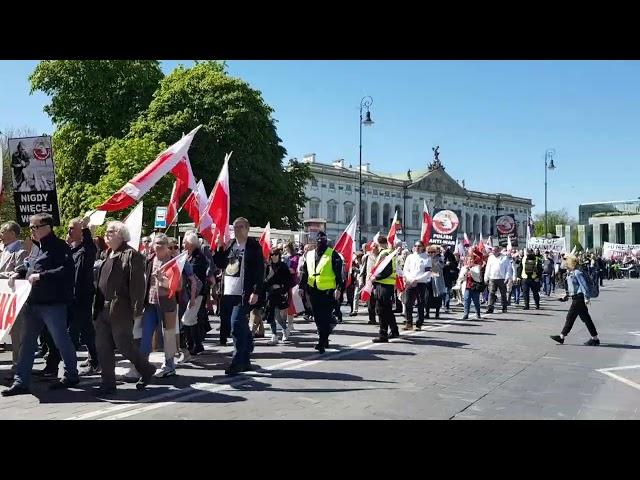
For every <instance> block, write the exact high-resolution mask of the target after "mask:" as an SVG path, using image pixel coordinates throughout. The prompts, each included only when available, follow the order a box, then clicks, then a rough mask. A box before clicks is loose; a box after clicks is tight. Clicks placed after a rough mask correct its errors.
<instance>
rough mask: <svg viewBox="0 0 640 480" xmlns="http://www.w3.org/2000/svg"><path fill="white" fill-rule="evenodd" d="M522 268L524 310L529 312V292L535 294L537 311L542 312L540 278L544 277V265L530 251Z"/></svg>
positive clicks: (534, 299)
mask: <svg viewBox="0 0 640 480" xmlns="http://www.w3.org/2000/svg"><path fill="white" fill-rule="evenodd" d="M523 263H524V264H523V267H522V280H523V282H522V295H523V296H524V309H525V310H529V299H530V296H529V292H533V301H534V302H535V304H536V310H540V278H541V277H542V263H541V261H540V259H539V258H538V256H536V254H535V253H533V251H531V250H528V251H527V256H526V258H525V259H524V262H523Z"/></svg>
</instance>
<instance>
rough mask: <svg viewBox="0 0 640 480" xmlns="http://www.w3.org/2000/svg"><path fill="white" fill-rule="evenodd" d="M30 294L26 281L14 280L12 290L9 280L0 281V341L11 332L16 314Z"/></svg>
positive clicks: (29, 287)
mask: <svg viewBox="0 0 640 480" xmlns="http://www.w3.org/2000/svg"><path fill="white" fill-rule="evenodd" d="M29 293H31V284H30V283H29V282H28V281H27V280H16V281H15V285H14V288H11V287H10V286H9V280H0V341H2V339H3V338H4V337H5V336H6V335H7V334H8V333H10V331H11V327H12V326H13V322H15V320H16V317H17V316H18V313H20V310H21V309H22V306H23V305H24V302H26V301H27V298H29Z"/></svg>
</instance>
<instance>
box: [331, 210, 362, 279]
mask: <svg viewBox="0 0 640 480" xmlns="http://www.w3.org/2000/svg"><path fill="white" fill-rule="evenodd" d="M357 226H358V222H357V217H356V216H355V215H354V216H353V218H352V219H351V222H349V225H347V228H346V229H345V230H344V232H342V234H341V235H340V237H339V238H338V240H337V241H336V245H335V247H333V249H334V250H335V251H336V252H338V253H339V254H340V255H342V258H343V259H344V264H345V269H346V272H347V282H346V285H345V287H348V286H349V284H350V283H351V265H352V264H353V254H354V252H355V251H356V228H357Z"/></svg>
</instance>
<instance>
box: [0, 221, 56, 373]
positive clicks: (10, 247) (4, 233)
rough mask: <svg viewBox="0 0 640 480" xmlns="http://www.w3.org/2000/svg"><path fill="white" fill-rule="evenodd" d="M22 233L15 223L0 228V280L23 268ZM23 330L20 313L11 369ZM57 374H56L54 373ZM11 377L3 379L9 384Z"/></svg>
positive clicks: (14, 330) (13, 331)
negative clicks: (0, 252) (0, 243)
mask: <svg viewBox="0 0 640 480" xmlns="http://www.w3.org/2000/svg"><path fill="white" fill-rule="evenodd" d="M21 232H22V230H21V228H20V225H18V224H17V223H16V222H6V223H3V224H2V226H0V240H2V245H3V247H4V248H3V250H2V255H0V279H9V278H11V277H12V276H13V274H14V273H15V272H16V270H17V269H20V268H22V267H23V264H24V262H25V260H26V259H27V256H28V255H29V252H27V251H26V250H25V249H24V246H23V242H22V240H20V233H21ZM23 329H24V314H23V313H22V312H20V313H19V314H18V316H17V317H16V319H15V320H14V322H13V326H12V327H11V356H12V362H11V364H12V368H13V370H14V372H12V373H15V368H16V366H17V365H18V359H19V358H20V357H19V356H20V346H21V345H22V331H23ZM56 373H57V372H56ZM12 379H13V375H11V376H10V377H7V378H6V379H5V383H6V382H11V381H12Z"/></svg>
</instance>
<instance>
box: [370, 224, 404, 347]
mask: <svg viewBox="0 0 640 480" xmlns="http://www.w3.org/2000/svg"><path fill="white" fill-rule="evenodd" d="M378 244H379V245H380V253H379V254H378V258H377V259H376V264H378V263H380V261H381V260H382V259H383V258H384V257H386V256H387V255H391V254H392V253H393V249H391V248H389V246H388V242H387V237H383V236H380V237H378ZM395 284H396V257H393V259H392V260H391V262H389V264H388V265H387V266H386V267H385V268H384V269H382V270H381V271H380V272H378V274H377V275H376V278H375V280H374V281H373V285H374V288H375V292H376V306H377V310H378V317H379V319H380V336H379V337H378V338H374V339H373V341H374V342H375V343H381V342H382V343H384V342H388V341H389V338H397V337H399V336H400V333H399V332H398V325H397V323H396V317H395V315H394V314H393V290H394V287H395ZM387 330H389V332H390V333H389V332H387Z"/></svg>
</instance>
